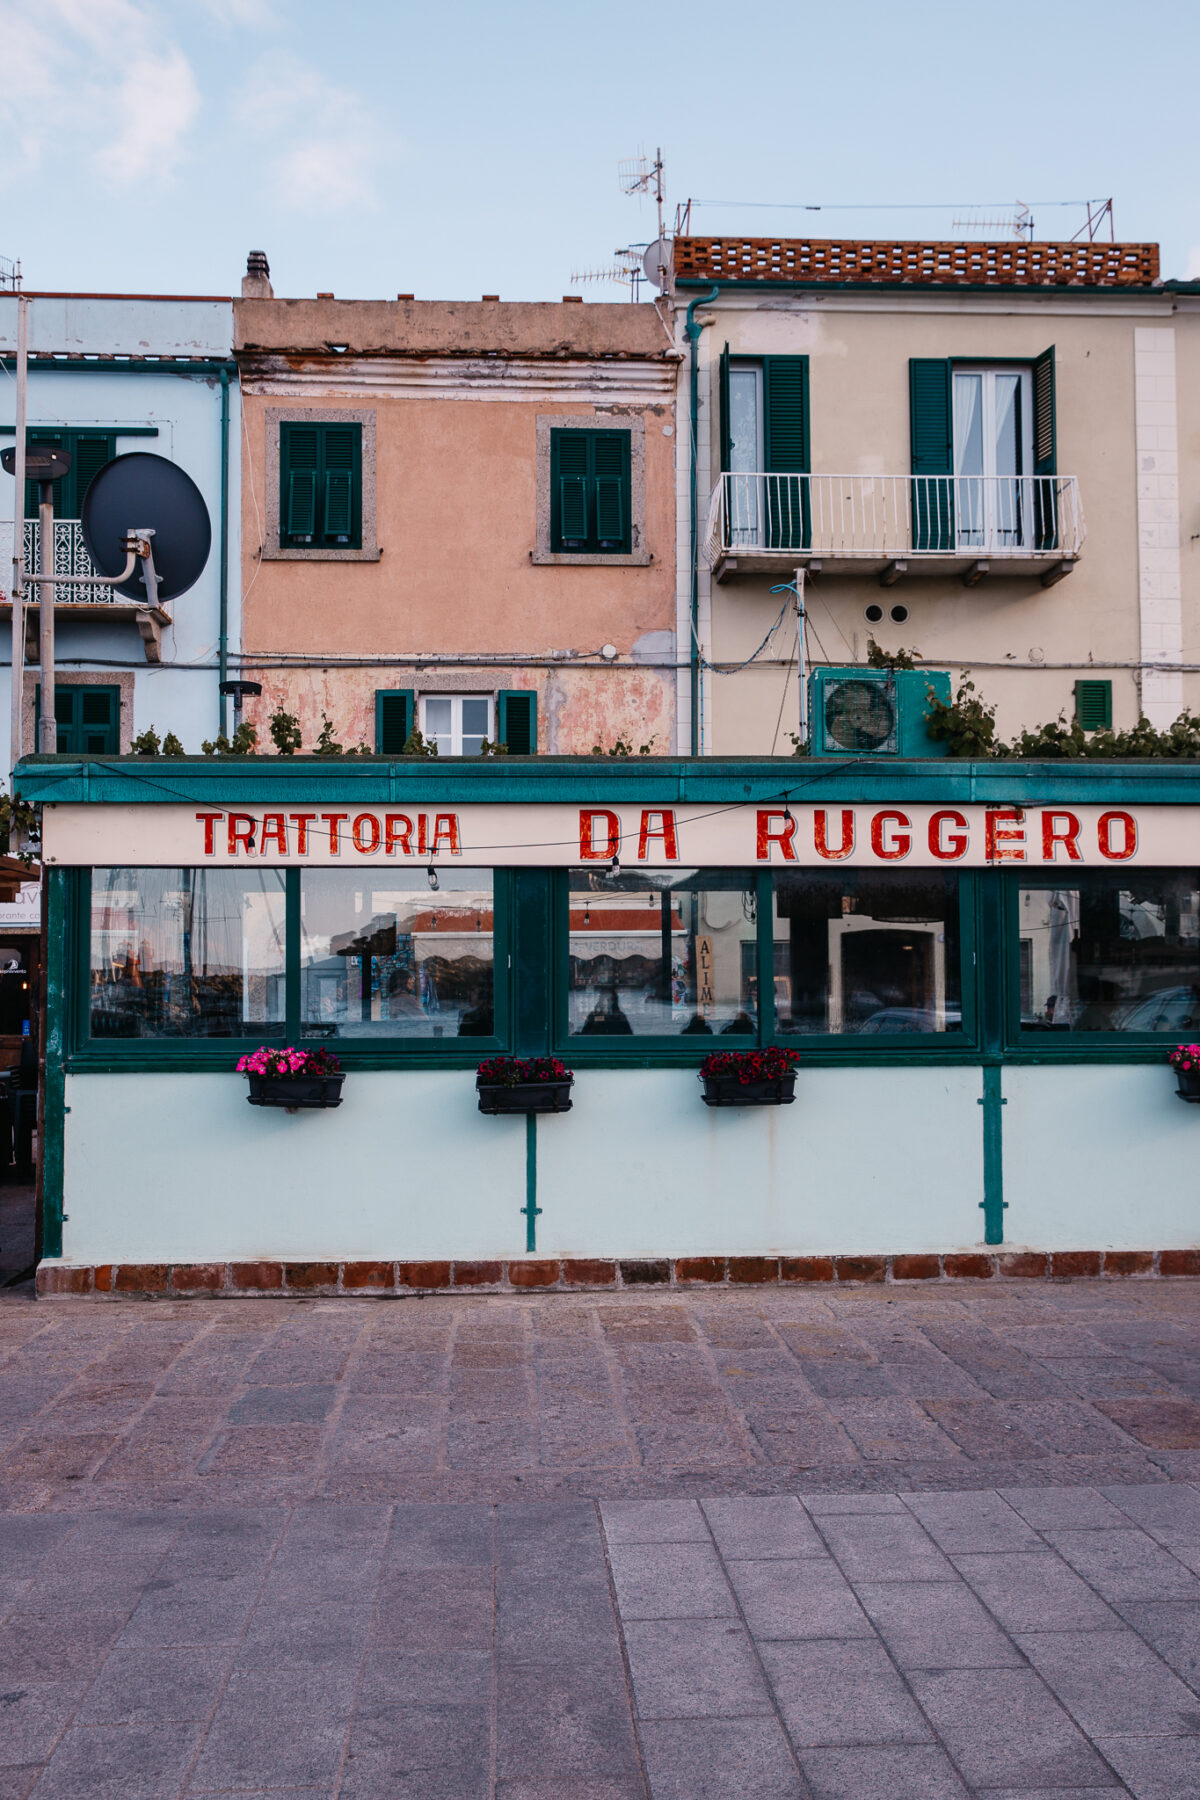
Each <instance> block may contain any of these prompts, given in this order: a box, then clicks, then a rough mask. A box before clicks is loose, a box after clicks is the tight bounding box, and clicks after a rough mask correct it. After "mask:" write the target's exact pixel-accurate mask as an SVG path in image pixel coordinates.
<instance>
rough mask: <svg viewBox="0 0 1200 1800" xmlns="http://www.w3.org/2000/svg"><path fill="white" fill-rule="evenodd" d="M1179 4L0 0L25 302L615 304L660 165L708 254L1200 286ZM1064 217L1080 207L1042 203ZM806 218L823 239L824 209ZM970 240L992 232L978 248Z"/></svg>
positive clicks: (1188, 44)
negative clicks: (962, 253) (801, 248)
mask: <svg viewBox="0 0 1200 1800" xmlns="http://www.w3.org/2000/svg"><path fill="white" fill-rule="evenodd" d="M1198 61H1200V6H1197V5H1196V4H1195V0H1159V3H1157V4H1156V3H1155V0H1148V3H1145V0H1144V3H1143V4H1141V5H1139V6H1137V7H1134V6H1131V5H1128V4H1126V5H1120V4H1118V3H1117V0H1088V3H1087V4H1083V3H1081V0H1037V3H1034V0H1008V3H1007V4H1006V5H1005V6H1003V7H990V8H983V7H980V6H978V5H976V6H971V5H970V4H963V0H956V3H954V4H949V3H947V0H907V3H905V4H901V3H900V0H886V3H885V0H855V3H854V4H850V3H848V0H841V4H836V3H830V0H824V3H823V4H821V5H819V6H818V5H815V4H813V3H812V0H725V3H724V4H716V3H715V0H690V3H689V4H686V5H685V4H683V3H682V0H659V3H658V4H657V5H654V6H651V5H647V4H646V3H645V0H608V4H607V5H605V6H594V5H592V6H582V5H574V6H570V5H563V4H562V3H561V0H558V3H557V4H543V3H542V0H536V3H534V0H505V3H504V4H494V3H492V4H483V3H482V0H440V3H439V0H423V3H422V4H419V5H415V4H413V3H412V0H399V3H394V4H382V3H371V0H338V3H337V4H330V3H329V0H0V144H2V145H3V164H2V166H0V257H6V258H8V259H10V260H14V259H17V258H19V259H20V261H21V264H22V268H23V273H24V284H25V286H26V288H28V289H31V290H33V289H52V290H53V289H67V290H75V291H102V292H135V293H193V294H228V293H234V292H237V291H238V288H239V282H240V277H241V275H242V273H243V272H244V269H245V263H246V254H247V252H248V251H249V250H251V249H262V250H265V251H266V252H267V255H268V258H269V260H270V264H271V275H272V281H273V283H274V287H275V292H276V293H277V294H280V295H303V294H313V293H316V292H317V291H319V290H320V291H328V292H333V293H337V294H338V295H341V296H345V297H347V298H380V297H382V298H391V297H394V296H395V294H397V293H401V292H403V293H415V294H416V295H417V297H418V298H421V299H476V298H478V297H479V296H480V295H481V294H483V293H498V294H500V296H501V297H502V298H504V299H557V298H558V297H559V296H560V295H561V294H565V293H572V292H574V293H582V294H583V295H584V296H585V297H586V298H588V299H591V300H620V299H622V298H623V297H627V293H628V290H627V289H624V288H622V287H621V286H619V285H617V284H615V283H613V282H612V281H609V280H601V281H590V282H585V283H581V282H580V280H579V279H578V276H579V275H580V273H581V272H583V271H587V270H601V271H603V270H607V269H610V268H611V266H612V264H613V261H614V252H615V251H616V250H617V249H618V248H620V247H624V246H627V245H630V244H635V243H645V242H646V241H647V240H648V239H650V238H652V237H653V235H654V209H653V206H652V204H650V203H649V202H646V201H642V200H638V199H636V198H629V197H627V196H626V195H625V194H624V193H623V192H622V190H621V186H620V183H619V180H618V170H617V165H618V162H619V161H620V160H621V159H623V158H627V157H634V156H637V155H638V154H639V153H641V152H647V153H649V154H650V155H651V156H653V154H654V151H655V148H656V146H659V145H661V147H662V150H663V155H664V160H665V164H666V187H667V198H668V203H669V215H670V216H673V213H674V207H675V205H676V203H677V202H681V201H686V200H687V199H688V198H691V199H692V201H693V207H692V214H691V221H692V229H693V231H696V232H699V233H703V234H710V235H716V234H718V233H722V232H737V233H740V234H748V235H754V236H764V235H771V234H779V233H782V234H785V235H789V236H811V237H868V236H878V235H886V236H888V237H894V236H905V237H954V238H961V237H981V236H982V237H996V236H1011V235H1013V234H1012V231H1011V228H1009V227H1007V226H1000V227H999V228H997V227H996V225H995V224H994V223H993V224H992V225H991V226H980V224H979V223H978V221H980V220H987V221H993V222H994V221H1003V220H1007V219H1011V218H1012V217H1013V216H1014V209H1015V205H1016V203H1017V202H1018V201H1021V202H1025V203H1028V204H1029V205H1030V206H1031V209H1032V214H1033V219H1034V235H1035V236H1036V237H1037V238H1067V237H1071V236H1072V235H1073V234H1074V233H1075V232H1076V231H1078V230H1079V229H1080V228H1081V227H1082V226H1083V225H1084V222H1085V218H1086V213H1085V209H1084V207H1083V205H1082V204H1081V202H1083V201H1084V200H1086V199H1099V198H1101V197H1107V196H1108V195H1112V196H1113V198H1114V201H1115V216H1116V231H1117V236H1118V237H1119V238H1124V239H1135V240H1143V239H1152V240H1157V241H1158V242H1159V243H1161V245H1162V269H1163V274H1164V275H1167V276H1183V275H1188V274H1190V275H1193V276H1200V181H1197V179H1196V173H1197V171H1196V148H1195V126H1194V112H1195V83H1196V74H1195V71H1196V68H1197V66H1198ZM1059 202H1070V203H1071V204H1067V205H1063V204H1056V203H1059ZM812 207H820V209H821V210H820V211H812V210H808V209H809V208H812ZM969 220H973V221H976V223H975V224H967V223H965V221H969Z"/></svg>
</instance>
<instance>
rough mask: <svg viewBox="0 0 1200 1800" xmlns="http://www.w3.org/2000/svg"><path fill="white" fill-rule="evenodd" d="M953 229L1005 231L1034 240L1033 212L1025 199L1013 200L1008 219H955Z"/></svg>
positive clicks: (1029, 240)
mask: <svg viewBox="0 0 1200 1800" xmlns="http://www.w3.org/2000/svg"><path fill="white" fill-rule="evenodd" d="M950 229H951V230H952V231H986V232H1004V233H1007V234H1008V235H1009V236H1010V237H1015V238H1019V237H1024V238H1025V240H1026V242H1027V243H1030V244H1032V242H1033V213H1032V212H1031V210H1030V208H1029V207H1028V206H1026V204H1025V202H1024V201H1023V200H1016V201H1014V202H1013V210H1012V216H1011V218H1006V219H954V220H952V221H951V226H950Z"/></svg>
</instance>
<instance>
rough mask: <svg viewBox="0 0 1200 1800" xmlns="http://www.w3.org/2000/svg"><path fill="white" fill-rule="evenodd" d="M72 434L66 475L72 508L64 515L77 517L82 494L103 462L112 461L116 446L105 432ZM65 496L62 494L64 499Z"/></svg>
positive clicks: (80, 507)
mask: <svg viewBox="0 0 1200 1800" xmlns="http://www.w3.org/2000/svg"><path fill="white" fill-rule="evenodd" d="M73 435H74V442H73V443H72V444H71V446H70V449H71V473H70V476H69V477H68V480H69V481H70V483H71V486H72V490H73V491H72V510H71V512H70V514H68V515H64V516H66V517H70V518H72V519H78V518H81V517H82V515H83V500H84V495H85V494H86V493H87V491H88V488H89V487H90V486H91V484H92V482H93V481H94V480H95V478H96V476H97V475H98V474H99V473H100V471H101V469H102V468H103V467H104V465H105V463H110V462H111V461H112V459H113V455H114V452H115V449H116V446H115V444H114V442H113V439H112V438H111V437H110V436H108V435H107V434H101V433H99V432H91V431H88V432H84V431H80V432H77V433H74V434H73ZM65 485H66V484H65V483H64V486H65ZM65 497H66V496H65V495H64V499H65Z"/></svg>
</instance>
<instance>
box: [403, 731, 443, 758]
mask: <svg viewBox="0 0 1200 1800" xmlns="http://www.w3.org/2000/svg"><path fill="white" fill-rule="evenodd" d="M437 753H438V747H437V743H436V741H435V740H434V739H432V738H426V737H424V736H423V735H422V733H421V731H420V730H419V729H418V727H417V726H416V725H414V726H413V728H412V730H411V731H410V732H409V734H408V736H407V737H406V738H405V740H404V748H403V750H402V751H401V752H400V754H401V756H436V755H437Z"/></svg>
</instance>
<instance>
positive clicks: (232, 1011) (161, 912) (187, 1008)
mask: <svg viewBox="0 0 1200 1800" xmlns="http://www.w3.org/2000/svg"><path fill="white" fill-rule="evenodd" d="M283 967H284V877H283V873H282V871H281V870H277V869H271V870H260V871H256V872H254V873H243V872H242V871H241V870H240V869H220V870H217V869H117V868H112V869H93V870H92V917H91V1035H92V1036H93V1037H110V1038H111V1037H156V1038H161V1037H245V1036H248V1035H251V1034H252V1033H254V1032H257V1031H264V1030H269V1029H272V1028H275V1027H281V1026H282V1023H283V1017H284V972H283Z"/></svg>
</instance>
